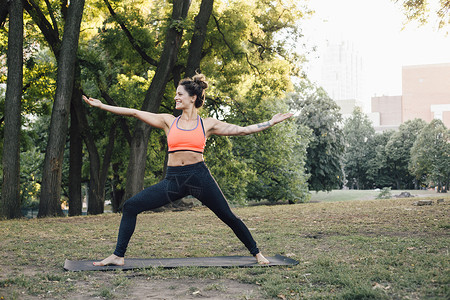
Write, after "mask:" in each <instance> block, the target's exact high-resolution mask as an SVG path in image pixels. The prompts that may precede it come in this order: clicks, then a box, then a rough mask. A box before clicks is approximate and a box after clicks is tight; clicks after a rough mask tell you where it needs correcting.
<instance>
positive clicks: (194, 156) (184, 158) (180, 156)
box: [167, 151, 203, 167]
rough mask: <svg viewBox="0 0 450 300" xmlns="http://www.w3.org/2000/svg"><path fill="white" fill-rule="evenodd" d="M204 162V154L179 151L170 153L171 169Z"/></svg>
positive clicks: (169, 163)
mask: <svg viewBox="0 0 450 300" xmlns="http://www.w3.org/2000/svg"><path fill="white" fill-rule="evenodd" d="M201 161H203V154H202V153H197V152H192V151H179V152H173V153H169V158H168V161H167V165H168V166H170V167H178V166H185V165H192V164H196V163H198V162H201Z"/></svg>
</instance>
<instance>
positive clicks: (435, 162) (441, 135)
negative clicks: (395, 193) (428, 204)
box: [409, 120, 450, 191]
mask: <svg viewBox="0 0 450 300" xmlns="http://www.w3.org/2000/svg"><path fill="white" fill-rule="evenodd" d="M409 168H410V170H411V172H413V174H414V175H415V176H416V177H417V178H420V177H421V176H423V175H427V179H428V180H427V181H428V182H429V183H431V184H435V185H437V186H438V190H439V191H442V190H443V185H445V186H446V189H447V190H448V184H449V181H450V130H449V129H447V128H446V127H445V125H444V124H443V123H442V121H441V120H433V121H431V122H430V124H428V125H427V126H426V127H425V128H423V130H422V131H421V132H420V134H419V136H418V137H417V139H416V141H415V142H414V145H413V147H412V148H411V161H410V164H409Z"/></svg>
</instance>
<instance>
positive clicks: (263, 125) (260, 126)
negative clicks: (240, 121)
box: [256, 121, 270, 128]
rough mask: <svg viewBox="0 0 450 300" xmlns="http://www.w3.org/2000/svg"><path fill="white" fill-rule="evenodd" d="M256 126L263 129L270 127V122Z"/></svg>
mask: <svg viewBox="0 0 450 300" xmlns="http://www.w3.org/2000/svg"><path fill="white" fill-rule="evenodd" d="M256 126H258V128H263V127H270V122H269V121H267V122H264V123H259V124H257V125H256Z"/></svg>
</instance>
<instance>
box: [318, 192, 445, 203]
mask: <svg viewBox="0 0 450 300" xmlns="http://www.w3.org/2000/svg"><path fill="white" fill-rule="evenodd" d="M401 192H409V193H410V194H411V195H415V196H420V197H428V196H430V197H433V196H434V197H436V195H437V193H436V192H435V191H434V190H391V194H392V196H395V195H399V194H400V193H401ZM380 193H381V190H379V191H378V190H333V191H331V192H314V191H313V192H311V201H312V202H316V201H317V202H336V201H350V200H374V199H376V198H377V196H378V195H379V194H380Z"/></svg>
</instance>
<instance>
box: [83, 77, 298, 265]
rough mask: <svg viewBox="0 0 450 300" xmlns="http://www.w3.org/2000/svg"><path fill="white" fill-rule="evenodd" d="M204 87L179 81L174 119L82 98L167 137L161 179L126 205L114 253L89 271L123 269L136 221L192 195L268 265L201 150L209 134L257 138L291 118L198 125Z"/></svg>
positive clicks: (201, 80) (194, 81) (200, 83)
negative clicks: (110, 267) (106, 267)
mask: <svg viewBox="0 0 450 300" xmlns="http://www.w3.org/2000/svg"><path fill="white" fill-rule="evenodd" d="M207 87H208V84H207V82H206V81H205V76H204V75H202V74H197V75H196V76H194V77H193V78H192V79H191V78H186V79H183V80H181V81H180V83H179V85H178V88H177V92H176V96H175V107H176V109H179V110H181V111H182V114H181V116H179V117H178V118H176V117H174V116H173V115H170V114H155V113H150V112H146V111H139V110H136V109H129V108H123V107H117V106H110V105H105V104H103V103H102V102H101V101H100V100H97V99H93V98H87V97H85V96H83V99H84V101H85V102H86V103H88V104H89V105H91V106H93V107H98V108H100V109H103V110H106V111H109V112H112V113H114V114H118V115H122V116H130V117H135V118H137V119H139V120H141V121H143V122H145V123H147V124H149V125H150V126H153V127H156V128H161V129H163V130H164V131H165V133H166V135H167V145H168V152H169V155H168V156H169V157H168V162H167V171H166V177H165V178H164V180H162V181H161V182H159V183H157V184H155V185H153V186H151V187H148V188H146V189H144V190H143V191H142V192H140V193H138V194H137V195H135V196H133V197H131V198H130V199H128V200H127V201H126V202H125V204H124V205H123V209H122V213H123V214H122V220H121V222H120V227H119V235H118V239H117V244H116V249H115V251H114V253H113V254H112V255H111V256H109V257H107V258H105V259H104V260H102V261H100V262H95V263H94V265H96V266H104V265H123V264H124V255H125V251H126V248H127V246H128V242H129V240H130V238H131V236H132V234H133V232H134V229H135V226H136V217H137V215H138V214H139V213H141V212H143V211H146V210H151V209H155V208H158V207H161V206H163V205H165V204H168V203H170V202H171V201H175V200H177V199H180V198H182V197H184V196H187V195H192V196H194V197H195V198H197V199H198V200H200V201H201V202H202V203H203V204H204V205H205V206H207V207H208V208H209V209H211V210H212V211H213V212H214V213H215V214H216V215H217V216H218V217H219V218H220V219H221V220H222V221H223V222H225V224H227V225H228V226H229V227H230V228H231V229H232V230H233V231H234V233H235V234H236V236H237V237H238V238H239V239H240V240H241V242H242V243H243V244H244V245H245V246H246V247H247V249H248V250H249V251H250V253H251V254H252V255H253V256H254V257H255V258H256V260H257V262H258V263H259V264H268V263H269V261H268V260H267V259H266V258H265V257H264V256H263V255H262V254H261V252H260V251H259V249H258V247H257V246H256V242H255V241H254V240H253V237H252V235H251V234H250V231H249V230H248V228H247V227H246V226H245V224H244V223H243V222H242V221H241V220H240V219H239V218H238V217H236V216H235V215H234V214H233V212H232V211H231V209H230V207H229V205H228V203H227V201H226V199H225V197H224V196H223V194H222V192H221V190H220V188H219V187H218V185H217V183H216V181H215V180H214V178H213V177H212V176H211V173H210V172H209V170H208V168H207V167H206V165H205V163H204V161H203V149H204V147H205V143H206V139H207V138H208V137H209V136H211V135H213V134H216V135H225V136H231V135H247V134H251V133H255V132H259V131H262V130H264V129H267V128H269V127H271V126H273V125H275V124H277V123H279V122H282V121H284V120H286V119H287V118H289V117H291V116H292V114H290V113H286V114H276V115H275V116H273V117H272V119H271V120H270V121H268V122H264V123H260V124H255V125H250V126H246V127H241V126H237V125H233V124H228V123H225V122H221V121H219V120H216V119H213V118H206V119H202V118H200V116H199V114H198V109H199V108H200V107H201V106H202V105H203V102H204V100H205V89H206V88H207Z"/></svg>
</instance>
